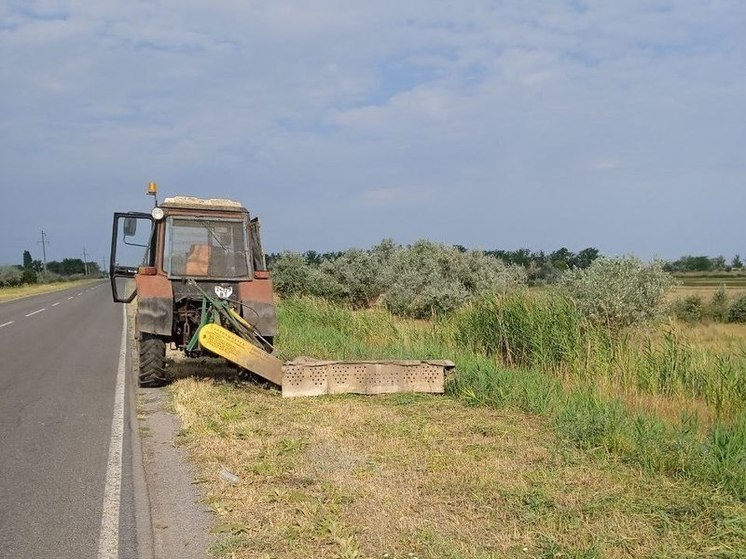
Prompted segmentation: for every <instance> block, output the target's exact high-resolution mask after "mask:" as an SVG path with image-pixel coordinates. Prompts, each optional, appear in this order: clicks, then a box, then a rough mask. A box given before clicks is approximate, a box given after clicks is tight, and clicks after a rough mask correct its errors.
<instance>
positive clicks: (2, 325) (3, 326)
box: [0, 320, 15, 328]
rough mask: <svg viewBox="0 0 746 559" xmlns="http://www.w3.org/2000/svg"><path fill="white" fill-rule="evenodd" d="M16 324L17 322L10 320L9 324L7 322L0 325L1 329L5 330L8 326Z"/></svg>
mask: <svg viewBox="0 0 746 559" xmlns="http://www.w3.org/2000/svg"><path fill="white" fill-rule="evenodd" d="M14 322H15V320H9V321H8V322H6V323H5V324H0V328H5V327H6V326H10V325H11V324H13V323H14Z"/></svg>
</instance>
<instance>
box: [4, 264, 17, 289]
mask: <svg viewBox="0 0 746 559" xmlns="http://www.w3.org/2000/svg"><path fill="white" fill-rule="evenodd" d="M22 278H23V272H22V271H21V270H19V269H18V268H17V267H16V266H0V286H2V287H12V286H14V285H20V284H21V282H22Z"/></svg>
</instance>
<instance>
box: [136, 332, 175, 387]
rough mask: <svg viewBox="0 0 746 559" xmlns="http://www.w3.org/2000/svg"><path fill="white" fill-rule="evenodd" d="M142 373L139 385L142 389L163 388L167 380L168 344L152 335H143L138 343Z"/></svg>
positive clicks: (140, 373) (139, 377)
mask: <svg viewBox="0 0 746 559" xmlns="http://www.w3.org/2000/svg"><path fill="white" fill-rule="evenodd" d="M138 348H139V353H140V371H139V374H138V384H139V385H140V386H141V387H142V388H153V387H157V386H163V385H164V384H166V382H167V380H168V379H167V378H166V342H164V341H163V340H162V339H161V338H159V337H158V336H154V335H152V334H142V335H141V337H140V341H139V343H138Z"/></svg>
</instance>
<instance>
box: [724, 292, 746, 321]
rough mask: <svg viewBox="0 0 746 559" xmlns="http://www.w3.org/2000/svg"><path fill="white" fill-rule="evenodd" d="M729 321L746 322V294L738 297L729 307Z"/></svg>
mask: <svg viewBox="0 0 746 559" xmlns="http://www.w3.org/2000/svg"><path fill="white" fill-rule="evenodd" d="M728 322H739V323H744V322H746V295H744V296H742V297H739V298H738V299H736V300H735V301H734V302H733V304H732V305H731V306H730V309H728Z"/></svg>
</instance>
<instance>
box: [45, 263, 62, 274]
mask: <svg viewBox="0 0 746 559" xmlns="http://www.w3.org/2000/svg"><path fill="white" fill-rule="evenodd" d="M47 272H52V273H53V274H62V264H61V263H60V262H58V261H57V260H52V261H50V262H47Z"/></svg>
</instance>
